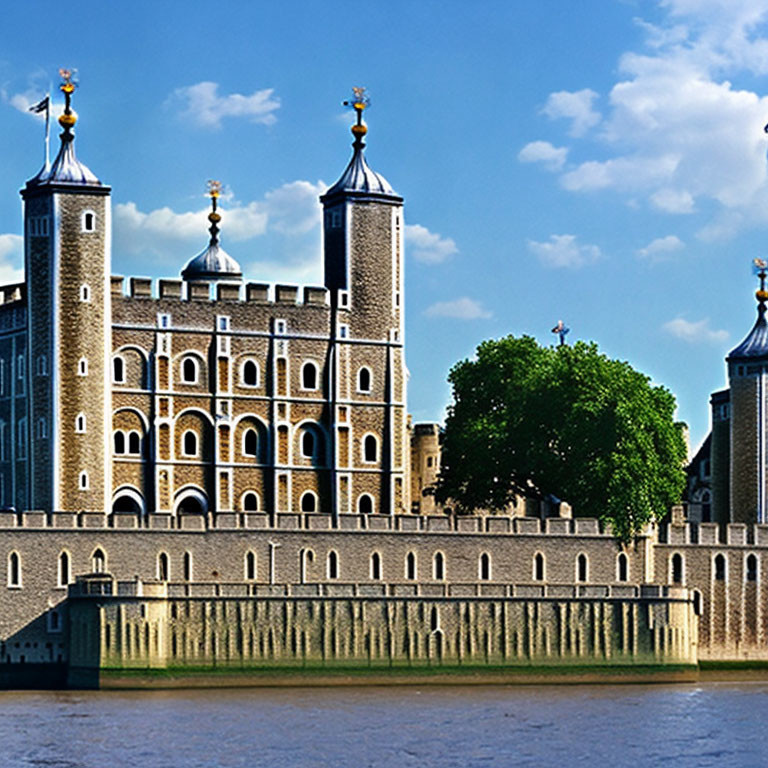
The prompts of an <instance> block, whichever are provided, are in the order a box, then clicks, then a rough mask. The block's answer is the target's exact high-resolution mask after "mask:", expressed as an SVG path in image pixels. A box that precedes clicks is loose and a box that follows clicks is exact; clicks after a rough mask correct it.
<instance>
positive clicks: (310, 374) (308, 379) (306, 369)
mask: <svg viewBox="0 0 768 768" xmlns="http://www.w3.org/2000/svg"><path fill="white" fill-rule="evenodd" d="M301 387H302V389H317V366H316V365H315V364H314V363H304V365H303V366H302V368H301Z"/></svg>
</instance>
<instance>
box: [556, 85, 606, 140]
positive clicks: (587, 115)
mask: <svg viewBox="0 0 768 768" xmlns="http://www.w3.org/2000/svg"><path fill="white" fill-rule="evenodd" d="M596 98H597V93H595V91H593V90H591V89H590V88H584V89H583V90H581V91H574V92H571V91H558V92H557V93H550V94H549V98H548V99H547V103H546V104H545V105H544V109H543V110H542V111H543V112H544V114H545V115H547V116H548V117H551V118H558V117H565V118H568V119H570V120H571V130H570V134H571V136H583V135H584V134H585V133H586V132H587V131H588V130H589V129H590V128H592V127H593V126H595V125H597V124H598V123H599V122H600V113H599V112H597V111H596V110H594V109H592V102H593V101H594V100H595V99H596Z"/></svg>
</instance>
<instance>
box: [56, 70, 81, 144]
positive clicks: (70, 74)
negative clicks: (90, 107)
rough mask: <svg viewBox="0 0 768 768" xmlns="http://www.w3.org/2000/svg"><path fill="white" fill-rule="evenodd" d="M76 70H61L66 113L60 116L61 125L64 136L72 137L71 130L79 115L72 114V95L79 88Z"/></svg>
mask: <svg viewBox="0 0 768 768" xmlns="http://www.w3.org/2000/svg"><path fill="white" fill-rule="evenodd" d="M76 74H77V70H76V69H65V68H64V67H62V68H61V69H60V70H59V76H60V77H61V85H60V86H59V90H60V91H61V92H62V93H63V94H64V113H63V114H61V115H59V125H60V126H61V127H62V128H63V129H64V134H62V135H63V136H70V137H71V133H70V130H71V129H72V127H73V126H74V124H75V123H76V122H77V115H75V114H74V112H72V94H73V93H74V92H75V88H77V81H76V80H75V75H76Z"/></svg>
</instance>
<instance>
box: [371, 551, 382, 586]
mask: <svg viewBox="0 0 768 768" xmlns="http://www.w3.org/2000/svg"><path fill="white" fill-rule="evenodd" d="M371 578H372V579H373V580H374V581H378V580H379V579H381V555H380V554H379V553H378V552H374V553H373V554H372V555H371Z"/></svg>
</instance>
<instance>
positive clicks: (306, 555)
mask: <svg viewBox="0 0 768 768" xmlns="http://www.w3.org/2000/svg"><path fill="white" fill-rule="evenodd" d="M314 560H315V553H314V552H313V551H312V550H311V549H302V550H300V551H299V579H300V581H301V583H302V584H306V583H307V582H308V581H309V577H310V572H309V571H310V566H311V565H312V563H313V562H314Z"/></svg>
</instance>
